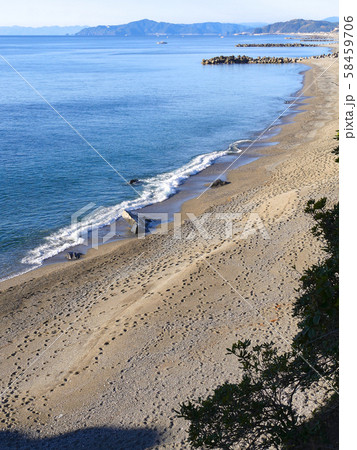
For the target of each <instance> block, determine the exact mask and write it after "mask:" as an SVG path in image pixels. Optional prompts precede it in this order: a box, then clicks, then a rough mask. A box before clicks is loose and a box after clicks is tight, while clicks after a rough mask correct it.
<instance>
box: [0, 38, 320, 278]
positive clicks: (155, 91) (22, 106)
mask: <svg viewBox="0 0 357 450" xmlns="http://www.w3.org/2000/svg"><path fill="white" fill-rule="evenodd" d="M161 39H162V38H155V37H152V38H151V37H150V38H149V37H147V38H115V37H103V38H100V37H94V38H85V37H81V38H76V37H0V53H1V54H2V55H3V56H4V58H6V59H7V61H8V62H9V63H10V64H11V65H12V66H13V67H14V68H15V69H16V70H17V71H18V72H19V73H20V74H21V75H22V76H23V77H24V78H25V80H26V81H27V82H28V83H29V84H31V86H32V87H33V88H34V89H36V90H37V91H38V92H39V93H40V94H41V95H42V96H43V97H44V98H45V99H46V100H47V101H48V102H49V103H50V104H51V105H52V106H53V108H55V109H56V110H57V111H58V112H59V113H60V114H61V115H62V116H63V118H65V119H66V121H68V122H69V123H70V124H71V125H72V127H74V129H75V130H76V131H77V132H78V133H79V134H80V135H81V136H83V138H84V139H85V140H86V141H87V143H86V142H84V140H83V139H81V137H80V136H79V135H78V134H76V132H75V131H74V130H73V129H72V128H71V127H70V126H69V125H68V123H66V122H64V120H63V119H62V118H61V117H59V115H58V114H56V112H55V111H54V110H53V109H51V107H50V106H49V105H48V104H47V103H46V102H45V101H44V100H43V99H42V98H41V97H40V96H39V94H38V93H36V92H35V91H34V89H32V88H31V86H30V85H29V84H27V83H26V81H25V80H24V79H22V78H21V77H20V75H19V74H17V73H15V72H14V70H13V69H11V68H10V67H9V66H8V65H7V64H6V63H5V62H4V61H3V60H1V59H0V85H1V102H0V179H1V183H0V213H1V223H0V228H1V229H0V278H4V277H7V276H11V275H13V274H15V273H19V272H23V271H25V270H28V269H30V268H33V267H36V266H39V265H41V264H42V262H43V261H44V260H45V259H46V258H48V257H49V256H53V255H55V254H57V253H58V252H60V251H62V250H64V249H66V248H68V247H70V246H72V245H74V244H76V243H79V242H80V241H81V238H80V237H79V235H78V233H77V232H76V230H75V228H74V227H73V226H72V225H71V216H72V215H73V214H74V213H75V212H76V211H78V210H80V209H81V208H84V207H86V205H88V204H89V203H92V204H93V205H92V208H94V209H95V208H97V207H99V206H102V207H104V208H102V209H101V210H100V212H97V213H96V214H94V218H93V217H92V219H91V220H92V221H94V222H95V223H97V224H98V225H105V224H108V223H110V222H112V221H113V220H115V219H116V218H118V217H119V216H120V214H121V211H122V210H123V208H136V207H139V206H141V205H146V204H150V203H153V202H158V201H162V200H164V199H166V198H168V197H169V196H170V195H172V194H173V193H175V192H177V190H179V189H180V183H182V181H184V180H185V179H187V177H189V176H190V175H193V174H195V173H197V172H198V171H200V170H202V169H203V168H205V167H207V166H208V165H210V164H212V163H213V162H214V160H215V159H216V158H217V157H218V156H220V155H222V154H224V152H225V151H226V150H227V149H228V147H229V146H230V144H232V143H233V142H236V141H240V140H244V139H249V138H251V137H252V136H254V134H256V133H257V132H259V131H260V130H262V129H264V128H265V127H266V126H268V125H269V124H270V123H271V121H272V120H274V119H275V117H277V116H278V115H279V114H280V113H282V112H283V111H284V110H285V108H286V104H285V103H284V101H285V100H289V99H290V98H291V96H292V95H293V94H294V93H295V92H296V91H297V90H298V89H299V88H300V87H301V86H302V80H303V75H302V74H301V71H302V69H303V66H301V65H299V64H286V65H244V66H238V65H236V66H202V65H201V64H200V62H201V59H202V58H209V57H212V56H217V55H221V54H223V55H231V54H238V53H240V54H247V55H250V56H259V55H262V56H263V55H268V56H270V55H282V56H308V55H312V54H319V53H324V52H327V50H326V49H324V48H270V49H269V48H256V49H254V48H247V49H245V48H239V49H236V48H234V44H236V43H238V42H255V41H259V42H279V41H280V42H294V41H292V40H289V41H286V40H284V36H278V37H277V36H261V37H243V36H235V37H229V38H224V39H220V38H218V37H169V38H166V37H165V38H164V39H165V40H166V41H167V42H168V44H167V45H157V43H156V41H157V40H161ZM88 143H89V144H90V145H91V146H92V147H93V148H92V147H91V146H90V145H89V144H88ZM235 148H236V149H238V148H239V142H238V145H237V146H236V147H235ZM94 149H95V150H97V151H98V152H99V153H100V154H101V155H102V156H103V158H105V160H106V161H108V162H109V163H110V165H111V166H112V167H110V166H109V165H108V164H107V163H106V162H105V161H104V160H103V159H102V158H101V157H100V156H99V155H98V154H97V153H96V152H95V151H94ZM237 151H238V150H237ZM113 168H115V170H116V171H117V172H118V173H119V174H120V175H121V176H119V175H118V173H117V172H116V171H115V170H113ZM121 177H123V178H125V179H132V178H139V179H140V180H143V183H142V184H141V185H138V186H135V189H136V191H134V190H133V189H132V188H131V187H130V186H128V185H127V184H126V183H125V181H124V180H123V178H121ZM94 205H95V206H94ZM86 226H87V224H86V222H85V221H83V222H82V224H81V227H82V231H83V230H85V227H86Z"/></svg>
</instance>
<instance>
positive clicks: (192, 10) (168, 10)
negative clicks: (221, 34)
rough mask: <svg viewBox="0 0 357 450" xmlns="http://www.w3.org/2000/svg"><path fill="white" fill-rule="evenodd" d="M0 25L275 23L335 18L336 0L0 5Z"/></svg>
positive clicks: (4, 0) (38, 0)
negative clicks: (143, 21) (150, 22)
mask: <svg viewBox="0 0 357 450" xmlns="http://www.w3.org/2000/svg"><path fill="white" fill-rule="evenodd" d="M0 11H1V17H0V26H12V25H19V26H31V27H38V26H52V25H60V26H70V25H89V26H95V25H118V24H123V23H127V22H131V21H134V20H140V19H152V20H157V21H164V22H173V23H192V22H209V21H214V22H232V23H240V22H269V23H272V22H278V21H284V20H290V19H297V18H303V19H324V18H325V17H329V16H337V15H338V0H296V1H291V0H290V1H289V0H254V1H247V0H0Z"/></svg>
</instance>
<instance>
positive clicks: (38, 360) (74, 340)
mask: <svg viewBox="0 0 357 450" xmlns="http://www.w3.org/2000/svg"><path fill="white" fill-rule="evenodd" d="M305 64H307V65H309V66H310V68H311V70H309V71H307V72H306V73H305V80H304V89H303V95H304V96H305V97H306V99H305V100H304V103H303V105H302V106H301V107H300V109H301V112H300V113H299V114H297V115H296V116H295V117H294V118H293V121H291V122H290V123H287V124H285V125H283V126H282V127H281V130H280V133H279V135H278V136H274V137H273V138H272V140H273V141H278V142H279V143H278V144H277V145H275V146H267V147H266V148H262V149H261V148H260V149H259V154H261V155H263V157H261V158H259V159H257V160H256V161H254V162H252V163H250V164H247V165H244V166H242V167H240V168H238V169H236V170H232V171H230V172H229V173H228V180H229V182H230V184H227V185H226V186H222V187H219V188H217V189H209V190H207V191H206V192H205V193H204V194H203V195H201V196H200V197H199V198H196V199H193V200H190V201H188V202H186V203H185V204H184V206H183V208H182V215H183V220H184V223H183V225H182V227H181V239H179V238H177V236H175V235H174V230H173V229H172V226H171V227H170V230H169V232H168V233H166V234H163V235H160V234H151V235H149V236H147V237H146V238H145V239H132V240H130V241H122V242H113V243H110V244H108V245H104V246H101V247H100V248H99V249H98V250H94V249H93V250H91V251H90V252H89V253H88V255H86V257H85V258H84V259H83V260H79V261H71V262H68V263H65V264H53V265H48V266H45V267H42V268H40V269H38V270H36V271H33V272H29V273H27V274H24V275H22V276H19V277H16V278H12V279H10V280H7V281H5V282H3V283H1V285H0V321H1V325H0V326H1V330H2V333H1V344H0V353H1V361H2V363H1V392H2V393H3V396H2V403H1V413H0V426H1V430H2V431H0V447H1V448H10V447H11V446H12V448H22V447H23V448H37V447H36V446H38V447H39V448H42V446H43V447H44V448H70V447H71V448H82V447H83V448H96V449H98V448H106V449H108V448H113V449H146V448H156V449H176V448H177V449H184V448H189V446H188V444H187V443H186V440H185V439H186V436H187V435H186V429H187V423H186V422H185V421H184V420H182V419H178V418H177V417H176V415H175V412H174V409H177V408H178V406H179V403H180V402H182V401H186V400H187V399H189V398H197V397H199V396H204V395H207V393H209V392H212V389H213V388H214V387H215V386H217V385H219V384H220V383H222V382H224V381H226V380H229V381H235V380H237V379H239V371H238V369H237V365H236V361H235V359H234V358H233V357H231V356H227V355H226V348H227V347H229V346H231V345H232V343H233V342H235V341H236V340H238V339H244V338H249V339H251V340H252V342H254V343H258V342H264V341H267V340H269V341H273V342H274V343H275V344H276V345H277V346H279V347H280V348H282V349H283V348H284V349H285V348H288V347H289V343H290V342H291V339H292V337H293V336H294V333H295V331H296V324H295V322H294V320H293V318H292V315H291V305H292V302H293V299H294V296H295V295H296V292H295V289H296V288H297V287H298V280H299V278H300V276H301V273H302V271H303V270H304V269H305V268H306V267H308V266H310V265H311V264H312V263H314V262H316V261H317V260H318V259H319V258H320V256H321V244H320V243H319V242H318V241H317V240H316V239H315V238H314V237H313V236H312V234H311V232H310V229H311V227H312V221H311V218H310V217H309V216H307V215H306V214H305V213H304V207H305V205H306V202H307V201H308V200H309V199H311V198H314V199H318V198H321V197H324V196H326V197H327V198H328V199H329V202H330V203H331V204H332V203H334V202H336V201H337V199H338V165H337V164H336V163H335V155H333V154H332V153H331V151H332V150H333V148H334V147H335V146H336V141H335V140H334V136H335V135H336V130H337V129H338V60H337V59H329V58H325V59H316V60H314V59H312V60H309V61H308V62H306V63H305ZM257 114H259V106H258V105H257ZM272 120H273V118H272ZM187 213H194V214H195V216H197V217H201V219H202V216H201V215H202V214H207V213H208V214H210V216H206V220H205V221H204V222H203V223H204V227H205V230H206V231H207V235H208V237H207V236H201V235H200V234H199V233H197V230H196V228H195V226H194V224H193V223H192V221H191V220H188V219H187ZM223 213H225V214H227V213H228V214H237V215H239V214H240V217H238V216H237V220H236V221H235V222H234V226H233V233H232V236H230V237H228V238H227V237H226V232H227V226H226V222H225V221H224V220H217V219H216V217H217V214H223ZM257 219H259V221H257ZM202 220H203V219H202ZM252 223H255V224H256V232H254V233H251V234H250V233H249V232H247V230H249V229H251V228H249V224H250V225H251V224H252ZM247 224H248V225H247ZM261 224H263V228H261ZM318 398H319V396H318V393H317V394H316V396H314V395H313V394H312V395H311V397H310V398H309V399H307V400H306V405H310V406H311V405H315V406H317V405H318ZM306 407H308V406H306ZM1 441H2V442H3V444H1Z"/></svg>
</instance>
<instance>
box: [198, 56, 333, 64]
mask: <svg viewBox="0 0 357 450" xmlns="http://www.w3.org/2000/svg"><path fill="white" fill-rule="evenodd" d="M322 58H338V53H328V54H326V55H325V54H324V55H318V56H305V57H300V58H284V57H276V56H262V57H261V56H259V57H258V58H252V57H251V56H246V55H238V56H234V55H232V56H215V57H213V58H209V59H203V60H202V64H203V65H211V64H213V65H216V64H289V63H298V62H303V61H306V60H311V59H322Z"/></svg>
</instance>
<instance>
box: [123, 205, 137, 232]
mask: <svg viewBox="0 0 357 450" xmlns="http://www.w3.org/2000/svg"><path fill="white" fill-rule="evenodd" d="M121 216H122V218H123V219H124V220H125V221H126V222H127V223H128V224H129V225H130V227H131V228H130V231H131V232H132V233H134V234H138V229H139V221H138V215H137V214H135V213H133V212H131V211H126V210H125V209H124V211H123V213H122V215H121Z"/></svg>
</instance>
